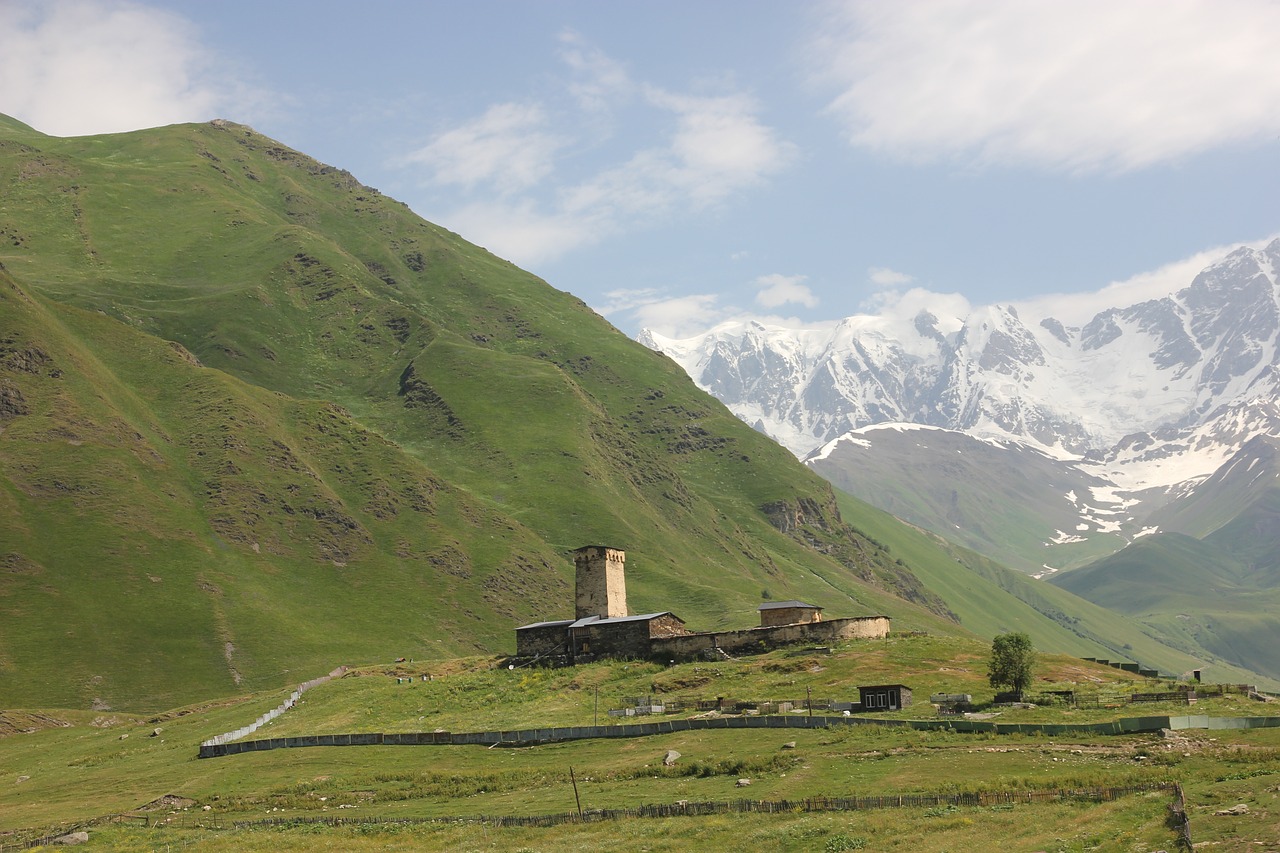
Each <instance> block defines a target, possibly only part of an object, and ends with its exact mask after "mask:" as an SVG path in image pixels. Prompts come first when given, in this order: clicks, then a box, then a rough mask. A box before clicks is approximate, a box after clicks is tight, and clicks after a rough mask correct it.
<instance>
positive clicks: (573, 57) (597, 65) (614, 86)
mask: <svg viewBox="0 0 1280 853" xmlns="http://www.w3.org/2000/svg"><path fill="white" fill-rule="evenodd" d="M560 44H561V48H560V58H561V60H562V61H563V62H564V64H565V65H567V66H568V67H569V69H570V70H571V71H573V72H574V80H573V81H572V82H571V83H570V84H569V92H570V94H572V95H573V96H574V98H575V99H577V102H578V104H579V106H581V107H582V108H583V109H584V110H587V111H590V112H600V111H605V110H608V109H610V108H611V107H613V106H616V99H617V98H619V97H625V96H626V95H627V94H628V93H629V92H630V90H631V89H632V88H633V87H632V83H631V79H630V77H629V76H628V74H627V71H626V69H625V68H624V67H623V66H622V65H621V64H620V63H618V62H617V61H615V60H614V59H613V58H611V57H610V56H608V55H607V54H606V53H604V51H602V50H600V49H599V48H596V47H593V46H592V45H590V44H588V43H587V42H586V40H585V39H583V38H582V36H580V35H579V34H578V33H576V32H573V31H572V30H566V31H565V32H563V33H561V34H560Z"/></svg>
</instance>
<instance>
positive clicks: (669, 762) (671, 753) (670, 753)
mask: <svg viewBox="0 0 1280 853" xmlns="http://www.w3.org/2000/svg"><path fill="white" fill-rule="evenodd" d="M679 757H680V753H678V752H676V751H675V750H674V749H669V750H667V755H666V757H665V758H663V759H662V763H663V764H665V765H666V766H667V767H674V766H675V763H676V759H677V758H679Z"/></svg>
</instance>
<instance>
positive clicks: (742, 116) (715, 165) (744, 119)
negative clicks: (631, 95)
mask: <svg viewBox="0 0 1280 853" xmlns="http://www.w3.org/2000/svg"><path fill="white" fill-rule="evenodd" d="M648 98H649V101H650V103H652V104H653V105H655V106H657V107H661V108H664V109H668V110H670V111H671V112H673V113H674V114H675V115H676V116H677V119H678V126H677V128H676V132H675V134H674V136H673V137H672V139H671V143H670V148H669V149H668V150H667V151H665V152H663V158H664V159H668V158H669V160H670V162H671V166H670V169H669V171H668V172H667V180H668V181H669V183H670V187H671V189H673V190H678V191H680V192H681V194H682V195H687V197H688V198H689V199H691V200H692V201H693V202H694V203H695V204H698V205H706V204H714V203H717V202H720V201H722V200H723V199H724V198H725V197H726V196H728V195H729V194H731V193H733V192H735V191H737V190H739V189H741V188H744V187H748V186H751V185H753V184H756V183H759V182H760V181H761V180H762V179H763V178H765V177H766V176H768V175H770V174H773V173H775V172H777V171H779V170H781V169H782V168H784V167H785V166H786V165H787V163H788V162H789V161H790V160H791V158H792V157H793V156H794V152H795V146H793V145H792V144H790V143H788V142H785V141H783V140H780V139H779V138H778V136H777V134H776V133H775V132H774V130H773V129H772V128H770V127H768V126H766V125H764V124H761V123H760V120H759V119H758V118H757V117H756V115H755V113H756V110H757V106H756V104H755V103H754V102H753V101H752V100H751V99H750V98H747V97H745V96H743V95H728V96H723V97H695V96H691V95H676V94H671V93H668V92H664V91H662V90H659V89H653V88H650V89H649V90H648Z"/></svg>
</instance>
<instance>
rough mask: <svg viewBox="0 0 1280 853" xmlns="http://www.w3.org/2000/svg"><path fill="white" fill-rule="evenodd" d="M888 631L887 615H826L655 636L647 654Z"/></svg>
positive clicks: (680, 654) (743, 648)
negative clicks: (812, 619)
mask: <svg viewBox="0 0 1280 853" xmlns="http://www.w3.org/2000/svg"><path fill="white" fill-rule="evenodd" d="M888 635H889V617H887V616H859V617H853V618H849V619H827V620H824V621H822V622H805V623H799V624H793V625H776V626H770V627H763V628H747V629H745V630H742V631H715V632H708V633H699V634H686V635H684V636H677V637H655V638H653V639H652V640H651V641H650V642H649V648H650V654H651V655H652V656H653V657H655V658H658V659H660V660H661V659H664V658H665V659H667V660H688V659H691V658H697V657H702V656H703V655H704V654H705V653H706V652H708V651H710V650H712V649H720V650H722V651H725V652H729V653H733V652H742V653H751V652H757V651H766V650H768V649H771V648H775V647H777V646H784V645H788V644H791V643H831V642H836V641H838V640H849V639H863V640H877V639H881V638H883V637H887V636H888Z"/></svg>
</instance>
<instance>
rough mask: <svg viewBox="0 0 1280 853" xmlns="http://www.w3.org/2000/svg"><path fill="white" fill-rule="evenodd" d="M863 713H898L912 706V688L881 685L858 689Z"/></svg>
mask: <svg viewBox="0 0 1280 853" xmlns="http://www.w3.org/2000/svg"><path fill="white" fill-rule="evenodd" d="M858 702H859V703H860V704H861V705H862V709H861V710H862V711H863V712H864V713H865V712H867V711H896V710H898V709H899V708H906V707H908V706H910V705H911V688H910V687H908V686H906V685H905V684H879V685H876V686H873V687H861V686H860V687H858Z"/></svg>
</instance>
